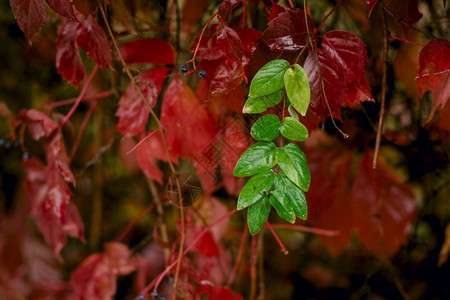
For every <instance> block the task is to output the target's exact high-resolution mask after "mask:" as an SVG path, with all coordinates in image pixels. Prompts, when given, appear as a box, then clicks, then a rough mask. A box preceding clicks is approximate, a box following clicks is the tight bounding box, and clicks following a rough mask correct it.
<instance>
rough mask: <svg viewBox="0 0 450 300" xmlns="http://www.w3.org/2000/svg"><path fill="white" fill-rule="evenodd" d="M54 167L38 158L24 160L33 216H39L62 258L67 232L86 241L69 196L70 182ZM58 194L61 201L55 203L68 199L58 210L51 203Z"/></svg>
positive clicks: (45, 237) (50, 241) (38, 221)
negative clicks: (52, 198) (49, 166)
mask: <svg viewBox="0 0 450 300" xmlns="http://www.w3.org/2000/svg"><path fill="white" fill-rule="evenodd" d="M52 168H53V169H50V168H49V169H46V167H45V166H44V165H43V164H42V163H41V162H40V161H39V160H37V159H36V158H31V159H28V160H26V161H25V162H24V169H25V171H26V173H27V177H26V179H25V185H26V189H27V192H28V195H29V197H30V199H31V215H33V216H36V218H37V223H38V226H39V229H40V231H41V232H42V235H43V236H44V239H45V241H46V243H47V244H48V245H50V247H51V248H52V249H53V251H54V253H55V255H56V256H57V257H59V252H60V251H61V249H62V248H63V247H64V245H65V243H66V241H67V238H66V235H67V234H69V235H71V236H74V237H77V238H79V239H81V240H83V223H82V221H81V218H80V216H79V214H78V210H77V208H76V207H75V206H74V205H73V204H72V203H69V202H68V199H66V198H67V197H68V196H70V191H69V190H68V187H67V184H66V183H65V182H64V181H63V180H62V178H61V177H60V176H59V175H58V174H55V172H56V170H55V164H53V165H52ZM50 183H51V184H52V186H50ZM57 194H58V195H59V196H58V198H59V199H60V200H59V201H53V202H65V205H64V206H65V208H64V209H61V206H59V209H56V212H55V207H53V206H51V205H50V204H51V203H53V202H52V201H51V199H50V198H51V197H55V196H56V195H57Z"/></svg>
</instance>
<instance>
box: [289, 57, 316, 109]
mask: <svg viewBox="0 0 450 300" xmlns="http://www.w3.org/2000/svg"><path fill="white" fill-rule="evenodd" d="M284 86H285V89H286V94H287V96H288V98H289V101H290V102H291V104H292V106H294V108H295V109H296V110H297V111H298V112H299V113H300V114H301V115H302V116H304V115H306V111H307V110H308V106H309V101H310V98H311V91H310V88H309V83H308V78H307V77H306V73H305V71H304V70H303V68H302V67H300V66H299V65H298V64H295V65H294V69H291V68H289V69H288V70H286V72H285V73H284Z"/></svg>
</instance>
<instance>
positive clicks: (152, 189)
mask: <svg viewBox="0 0 450 300" xmlns="http://www.w3.org/2000/svg"><path fill="white" fill-rule="evenodd" d="M169 159H170V158H169ZM147 184H148V186H149V188H150V192H151V193H152V197H153V202H154V203H155V205H156V211H157V212H158V215H159V217H160V218H161V225H160V226H159V228H160V231H161V239H162V241H163V242H164V244H166V245H167V244H168V243H169V234H168V230H167V225H166V222H165V215H164V208H163V205H162V201H161V197H160V196H159V193H158V190H157V189H156V186H155V183H154V182H153V180H151V179H150V178H147ZM169 255H170V250H169V249H167V248H164V258H165V263H166V265H167V263H168V262H169Z"/></svg>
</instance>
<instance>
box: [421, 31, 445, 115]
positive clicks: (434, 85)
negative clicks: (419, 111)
mask: <svg viewBox="0 0 450 300" xmlns="http://www.w3.org/2000/svg"><path fill="white" fill-rule="evenodd" d="M449 74H450V42H449V41H447V40H444V39H439V40H433V41H431V42H429V43H428V44H427V45H426V46H425V47H424V48H423V49H422V51H420V55H419V70H418V72H417V75H416V80H417V85H418V87H419V92H420V95H421V96H422V95H423V94H424V93H425V92H426V91H428V90H432V93H433V107H432V111H431V113H430V116H429V117H428V120H427V122H428V121H429V120H431V118H432V117H433V115H434V112H435V111H436V109H437V108H438V107H439V105H440V106H441V108H442V107H444V106H445V104H446V103H447V101H448V99H449V97H450V80H449Z"/></svg>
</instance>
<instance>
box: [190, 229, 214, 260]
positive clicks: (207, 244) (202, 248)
mask: <svg viewBox="0 0 450 300" xmlns="http://www.w3.org/2000/svg"><path fill="white" fill-rule="evenodd" d="M202 231H203V228H202V227H199V228H196V230H195V235H199V234H200V233H201V232H202ZM195 248H196V249H197V250H198V252H200V253H201V254H203V255H204V256H206V257H215V256H217V255H219V249H218V248H217V244H216V241H214V238H213V236H212V235H211V233H209V232H206V233H204V234H203V235H202V237H201V238H200V239H199V240H198V241H197V243H196V244H195Z"/></svg>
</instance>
